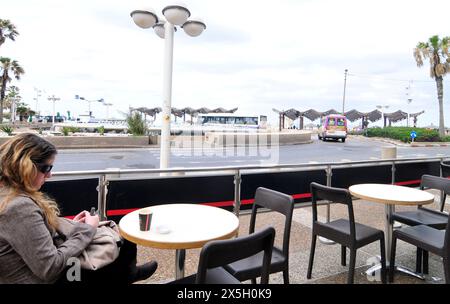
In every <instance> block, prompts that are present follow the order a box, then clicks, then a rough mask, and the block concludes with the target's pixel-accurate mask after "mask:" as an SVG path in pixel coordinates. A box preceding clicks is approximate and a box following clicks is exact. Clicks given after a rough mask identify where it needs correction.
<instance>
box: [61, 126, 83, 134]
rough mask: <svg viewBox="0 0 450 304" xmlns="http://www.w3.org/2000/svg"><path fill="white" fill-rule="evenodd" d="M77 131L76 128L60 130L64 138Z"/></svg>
mask: <svg viewBox="0 0 450 304" xmlns="http://www.w3.org/2000/svg"><path fill="white" fill-rule="evenodd" d="M78 131H79V128H77V127H63V128H62V133H63V134H64V136H67V135H69V133H75V132H78Z"/></svg>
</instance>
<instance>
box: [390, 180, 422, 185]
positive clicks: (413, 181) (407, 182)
mask: <svg viewBox="0 0 450 304" xmlns="http://www.w3.org/2000/svg"><path fill="white" fill-rule="evenodd" d="M420 182H421V180H420V179H416V180H410V181H404V182H397V183H394V185H397V186H406V185H417V184H420Z"/></svg>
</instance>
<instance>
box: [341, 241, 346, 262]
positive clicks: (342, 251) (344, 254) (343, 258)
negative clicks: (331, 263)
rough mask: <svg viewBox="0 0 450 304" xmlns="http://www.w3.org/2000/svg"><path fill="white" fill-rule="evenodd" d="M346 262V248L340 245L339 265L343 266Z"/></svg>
mask: <svg viewBox="0 0 450 304" xmlns="http://www.w3.org/2000/svg"><path fill="white" fill-rule="evenodd" d="M346 260H347V247H345V246H344V245H341V265H342V266H345V265H346Z"/></svg>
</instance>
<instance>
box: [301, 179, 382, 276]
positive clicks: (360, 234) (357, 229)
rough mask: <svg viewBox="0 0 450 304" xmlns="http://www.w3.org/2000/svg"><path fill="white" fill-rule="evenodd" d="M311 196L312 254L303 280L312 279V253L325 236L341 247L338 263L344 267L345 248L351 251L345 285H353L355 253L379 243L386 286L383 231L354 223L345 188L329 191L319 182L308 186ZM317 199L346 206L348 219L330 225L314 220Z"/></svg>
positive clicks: (329, 188)
mask: <svg viewBox="0 0 450 304" xmlns="http://www.w3.org/2000/svg"><path fill="white" fill-rule="evenodd" d="M311 194H312V215H313V224H312V239H311V252H310V256H309V265H308V273H307V275H306V277H307V278H308V279H311V273H312V267H313V262H314V252H315V249H316V240H317V236H322V237H325V238H327V239H329V240H332V241H334V242H336V243H339V244H341V264H342V266H345V265H346V248H349V249H350V265H349V271H348V277H347V283H348V284H353V275H354V272H355V262H356V250H357V249H358V248H361V247H363V246H366V245H368V244H370V243H373V242H375V241H380V251H381V266H382V267H381V279H382V282H383V283H386V256H385V243H384V232H383V231H381V230H378V229H375V228H372V227H369V226H366V225H363V224H359V223H356V222H355V218H354V215H353V203H352V197H351V195H350V192H349V191H348V190H346V189H340V188H332V187H327V186H324V185H320V184H318V183H311ZM319 199H323V200H328V201H330V202H334V203H341V204H344V205H347V207H348V220H347V219H338V220H334V221H331V222H329V223H322V222H319V221H318V220H317V201H318V200H319Z"/></svg>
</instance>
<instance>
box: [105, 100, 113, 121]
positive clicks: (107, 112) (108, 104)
mask: <svg viewBox="0 0 450 304" xmlns="http://www.w3.org/2000/svg"><path fill="white" fill-rule="evenodd" d="M103 105H104V106H106V119H109V106H112V105H113V104H112V103H107V102H103Z"/></svg>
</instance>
